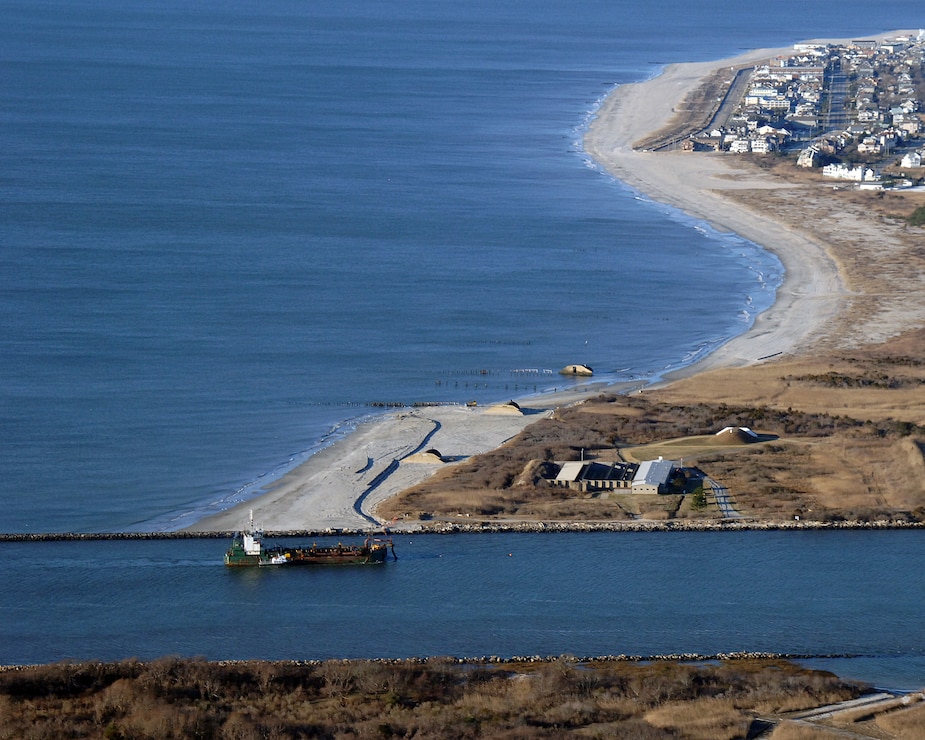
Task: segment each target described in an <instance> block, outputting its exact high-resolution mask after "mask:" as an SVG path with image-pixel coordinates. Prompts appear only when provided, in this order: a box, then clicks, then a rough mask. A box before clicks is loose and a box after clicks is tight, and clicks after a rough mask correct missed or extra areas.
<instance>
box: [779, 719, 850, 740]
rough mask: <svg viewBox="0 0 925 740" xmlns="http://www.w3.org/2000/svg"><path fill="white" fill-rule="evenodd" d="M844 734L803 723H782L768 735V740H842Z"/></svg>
mask: <svg viewBox="0 0 925 740" xmlns="http://www.w3.org/2000/svg"><path fill="white" fill-rule="evenodd" d="M844 737H845V734H844V732H842V731H840V730H834V729H830V728H827V727H819V726H817V725H808V724H806V723H804V722H782V723H781V724H779V725H778V726H777V727H775V728H774V731H773V732H772V733H771V735H770V740H836V739H837V740H842V738H844Z"/></svg>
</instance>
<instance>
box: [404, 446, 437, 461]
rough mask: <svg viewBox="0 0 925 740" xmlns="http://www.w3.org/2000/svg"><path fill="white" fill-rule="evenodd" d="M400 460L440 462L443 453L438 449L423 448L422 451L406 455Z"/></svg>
mask: <svg viewBox="0 0 925 740" xmlns="http://www.w3.org/2000/svg"><path fill="white" fill-rule="evenodd" d="M402 462H409V463H430V464H434V463H442V462H443V455H441V454H440V451H439V450H435V449H434V448H430V449H429V450H425V451H424V452H416V453H414V454H413V455H408V457H406V458H405V459H404V460H402Z"/></svg>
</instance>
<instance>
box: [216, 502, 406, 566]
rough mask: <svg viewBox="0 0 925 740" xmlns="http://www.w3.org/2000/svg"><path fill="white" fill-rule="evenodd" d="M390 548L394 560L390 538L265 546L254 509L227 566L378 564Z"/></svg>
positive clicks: (227, 556)
mask: <svg viewBox="0 0 925 740" xmlns="http://www.w3.org/2000/svg"><path fill="white" fill-rule="evenodd" d="M389 551H391V553H392V559H393V560H398V557H397V556H396V555H395V546H394V545H393V544H392V540H391V539H378V538H373V537H367V538H366V539H365V540H364V541H363V544H360V545H344V544H341V543H337V544H336V545H317V544H311V545H294V546H287V545H278V546H274V547H266V546H265V545H264V544H263V532H262V531H261V530H260V529H258V528H257V527H255V526H254V512H253V511H251V513H250V522H249V526H248V528H247V530H246V531H244V532H237V533H236V534H235V536H234V539H232V541H231V547H229V548H228V551H227V552H226V553H225V565H227V566H230V567H257V566H270V565H276V566H279V565H378V564H379V563H384V562H385V560H386V558H387V557H388V554H389Z"/></svg>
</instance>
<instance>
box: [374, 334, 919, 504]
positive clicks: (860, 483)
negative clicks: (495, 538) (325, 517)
mask: <svg viewBox="0 0 925 740" xmlns="http://www.w3.org/2000/svg"><path fill="white" fill-rule="evenodd" d="M726 426H732V427H737V426H746V427H750V428H751V429H753V430H755V431H757V432H759V433H760V434H762V435H763V437H762V439H763V441H761V442H758V443H755V444H748V445H730V444H726V443H725V442H724V441H723V440H718V439H717V438H716V437H715V434H716V432H718V431H719V430H720V429H722V428H724V427H726ZM581 455H583V456H584V457H585V458H586V459H592V458H597V459H601V460H605V461H610V460H620V459H625V460H642V459H653V458H655V457H657V456H658V455H661V456H663V457H666V458H668V459H681V460H683V462H684V465H685V466H688V467H692V466H696V467H699V468H700V469H701V470H703V471H705V472H706V473H707V474H708V475H710V476H711V477H713V478H715V479H716V480H719V481H720V482H721V483H722V484H723V485H725V486H727V487H728V489H729V490H730V492H731V494H732V496H733V498H734V502H735V505H736V508H737V509H738V510H739V511H740V512H741V513H743V514H745V515H747V516H750V517H754V518H756V519H761V520H783V519H788V520H790V519H793V517H794V516H800V517H801V519H803V520H807V519H808V520H820V521H835V520H880V519H900V520H915V521H920V520H923V519H925V485H923V484H922V481H923V480H925V331H916V332H909V333H907V334H906V335H904V336H902V337H898V338H895V339H893V340H890V341H889V342H887V343H884V344H881V345H876V346H870V347H865V348H859V349H856V350H853V351H852V352H850V353H849V352H842V351H839V352H832V353H830V354H828V355H826V356H824V357H814V358H798V359H789V360H786V361H779V362H768V363H765V364H761V365H755V366H752V367H748V368H739V369H735V370H719V371H714V372H711V373H703V374H700V375H697V376H694V377H692V378H689V379H685V380H681V381H677V382H675V383H673V384H671V385H669V386H666V387H663V388H657V389H650V390H646V391H645V392H643V393H639V394H635V395H633V396H602V397H600V398H598V399H595V400H593V401H588V402H586V403H585V404H582V405H580V406H576V407H570V408H563V409H559V410H558V411H557V412H556V414H555V415H554V417H553V418H551V419H548V420H542V421H540V422H537V423H536V424H533V425H531V426H530V427H528V428H527V429H526V430H524V432H523V433H522V434H521V435H519V436H518V437H517V438H515V439H514V440H512V441H511V442H510V443H508V444H506V445H504V446H503V447H501V448H499V449H498V450H494V451H492V452H490V453H487V454H484V455H480V456H477V457H474V458H472V459H470V460H468V461H466V462H464V463H462V464H460V465H455V466H451V467H447V468H446V469H445V470H443V471H442V472H441V473H440V474H438V475H436V476H434V477H433V478H431V479H430V480H428V481H426V482H425V483H423V484H421V485H419V486H416V487H414V488H412V489H410V490H408V491H406V492H404V493H403V494H402V495H400V496H398V497H396V498H394V499H392V500H390V501H388V502H386V504H385V505H384V506H382V507H381V508H380V511H379V513H380V514H381V515H383V516H386V517H389V518H391V517H393V516H397V515H402V516H405V517H410V518H418V517H420V516H421V515H422V514H424V515H425V516H426V517H434V518H451V519H456V520H458V519H459V518H462V519H465V520H470V521H471V520H473V519H474V520H492V519H524V520H534V519H543V520H556V519H559V520H581V519H588V520H595V521H619V520H623V519H626V518H630V517H631V516H635V515H641V516H642V517H644V518H649V519H656V520H658V519H667V518H692V517H694V518H704V517H715V516H718V515H719V512H718V511H717V510H716V509H715V508H714V507H709V506H708V507H707V508H705V509H702V510H694V509H693V508H692V507H691V505H690V502H689V501H687V500H686V497H685V500H678V499H677V498H676V497H670V496H660V497H652V498H649V497H640V496H633V495H631V494H621V493H617V492H615V493H609V494H604V495H601V494H594V495H592V494H582V493H579V492H573V491H569V490H568V489H565V488H557V487H554V486H550V485H549V484H548V483H547V482H546V481H545V480H544V477H546V478H548V477H551V476H553V475H554V474H555V471H556V470H557V468H556V467H553V466H552V465H551V462H552V461H564V460H577V459H579V457H580V456H581Z"/></svg>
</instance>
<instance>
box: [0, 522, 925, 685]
mask: <svg viewBox="0 0 925 740" xmlns="http://www.w3.org/2000/svg"><path fill="white" fill-rule="evenodd" d="M923 540H925V533H923V532H920V531H902V532H713V533H700V532H696V533H678V532H662V533H647V534H634V533H594V534H592V533H575V534H532V535H524V534H517V535H498V534H491V535H419V536H415V537H409V536H402V537H398V538H396V540H395V552H396V554H397V556H398V560H397V561H388V562H386V563H385V564H383V565H382V566H365V567H364V566H357V567H347V566H345V567H340V568H338V567H333V568H331V567H316V568H313V567H310V566H309V567H305V568H298V567H294V566H293V567H289V568H279V569H274V568H255V569H232V568H226V567H224V566H223V565H222V560H221V558H222V553H223V552H224V549H225V547H226V543H224V542H222V541H221V540H163V541H139V542H130V543H126V542H51V543H46V542H27V543H0V557H2V558H3V562H4V564H5V567H4V568H3V569H0V593H2V594H4V597H3V598H2V599H0V664H4V665H9V664H22V663H47V662H53V661H58V660H63V659H70V660H119V659H123V658H126V657H137V658H140V659H151V658H156V657H159V656H162V655H181V656H190V657H191V656H197V655H199V656H203V657H206V658H209V659H212V660H218V659H280V660H287V659H289V660H307V659H324V658H376V657H379V658H402V657H414V656H420V657H425V656H432V655H452V656H457V657H470V658H471V657H481V656H489V655H498V656H503V657H508V656H513V655H539V656H557V655H563V654H568V655H575V656H580V657H583V656H598V655H621V654H622V655H636V656H651V655H664V654H678V653H697V654H701V655H712V654H716V653H720V652H729V651H762V652H772V653H786V654H790V655H795V654H796V655H801V656H817V657H812V658H805V660H806V662H808V663H809V664H811V665H818V666H820V667H826V668H830V669H831V668H833V667H834V668H837V672H838V674H839V675H841V676H845V677H850V678H857V679H861V680H864V681H868V682H871V683H873V684H875V685H879V686H886V687H890V688H900V689H918V688H921V687H922V686H925V654H923V647H922V646H923V640H925V631H923V630H925V627H923V621H922V619H921V605H922V603H923V600H925V577H923V575H922V571H921V568H918V567H915V566H914V565H912V564H913V563H916V562H917V560H918V556H919V553H921V550H922V546H923V544H925V542H923ZM11 594H16V595H17V596H16V598H10V595H11ZM832 655H838V656H840V657H839V658H838V659H833V658H830V657H824V656H832Z"/></svg>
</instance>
